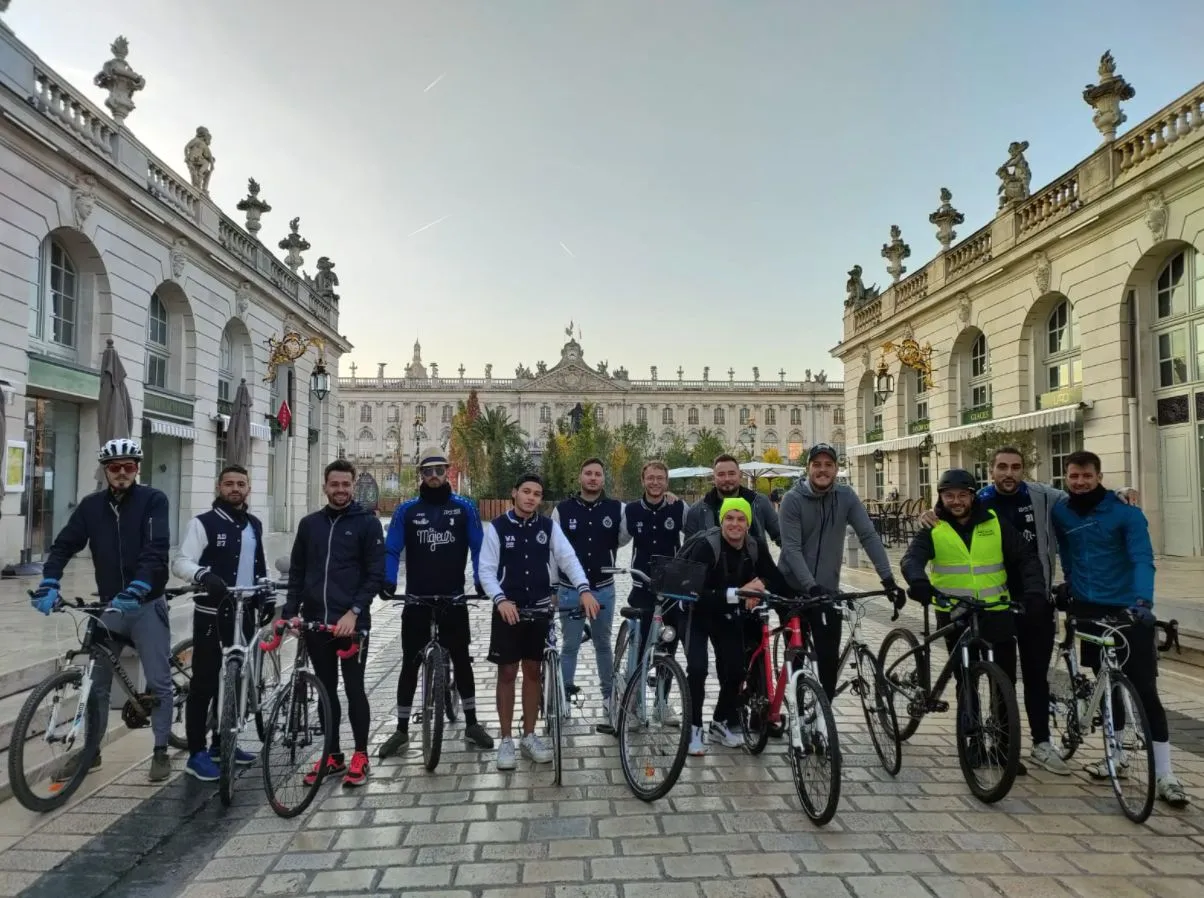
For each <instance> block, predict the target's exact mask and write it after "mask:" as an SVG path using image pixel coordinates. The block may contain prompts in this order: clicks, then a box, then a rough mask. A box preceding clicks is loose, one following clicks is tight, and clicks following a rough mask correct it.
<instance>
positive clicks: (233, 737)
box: [217, 658, 242, 807]
mask: <svg viewBox="0 0 1204 898" xmlns="http://www.w3.org/2000/svg"><path fill="white" fill-rule="evenodd" d="M241 672H242V662H241V661H239V660H238V659H237V658H231V659H230V660H229V661H227V662H226V669H225V672H224V674H223V677H224V682H223V684H222V707H221V709H220V711H219V712H218V715H217V721H218V733H219V734H220V736H219V739H218V749H219V751H220V752H221V758H220V759H219V761H218V765H219V767H220V775H219V776H218V780H217V794H218V795H219V796H220V797H221V801H222V804H224V805H225V806H226V807H230V803H231V802H232V801H233V800H234V775H235V773H237V771H236V770H235V767H236V765H235V763H234V752H235V751H236V750H237V749H238V679H239V674H240V673H241Z"/></svg>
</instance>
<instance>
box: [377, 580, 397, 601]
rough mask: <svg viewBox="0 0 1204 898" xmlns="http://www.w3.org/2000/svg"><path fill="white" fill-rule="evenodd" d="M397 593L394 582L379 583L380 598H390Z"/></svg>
mask: <svg viewBox="0 0 1204 898" xmlns="http://www.w3.org/2000/svg"><path fill="white" fill-rule="evenodd" d="M396 595H397V584H396V583H382V584H381V585H380V597H381V598H382V599H392V598H394V597H396Z"/></svg>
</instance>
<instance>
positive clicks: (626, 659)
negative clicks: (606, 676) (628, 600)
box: [599, 556, 706, 802]
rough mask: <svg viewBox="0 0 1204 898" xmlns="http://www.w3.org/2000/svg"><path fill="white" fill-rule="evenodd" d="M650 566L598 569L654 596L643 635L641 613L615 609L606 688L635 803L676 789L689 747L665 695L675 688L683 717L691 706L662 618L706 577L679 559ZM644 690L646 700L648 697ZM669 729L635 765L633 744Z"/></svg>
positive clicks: (671, 631) (691, 598)
mask: <svg viewBox="0 0 1204 898" xmlns="http://www.w3.org/2000/svg"><path fill="white" fill-rule="evenodd" d="M652 562H653V576H649V575H648V574H645V573H644V572H643V571H640V570H637V569H635V568H620V567H605V568H603V569H602V572H603V573H605V574H626V575H627V576H629V577H631V579H632V580H634V581H636V582H637V583H639V584H640V585H642V586H644V587H646V588H647V589H648V591H649V592H651V593H652V595H653V596H654V601H655V605H654V607H653V612H652V622H651V625H650V626H649V628H648V630H649V632H648V633H647V635H646V636H642V635H641V633H640V618H641V616H642V612H641V611H640V609H639V608H633V607H631V606H627V607H624V608H621V609H619V614H620V616H622V618H623V625H622V626H621V627H620V628H619V635H618V637H617V638H616V641H615V674H614V680H613V683H612V687H611V688H612V691H611V705H612V714H611V721H612V725H611V729H612V732H616V733H617V735H618V737H619V761H620V764H621V766H622V768H623V778H624V779H625V780H627V786H628V788H630V789H631V792H632V794H633V795H635V797H636V798H639V799H640V800H641V801H649V802H651V801H656V800H657V799H660V798H663V797H664V796H665V795H668V794H669V791H670V790H671V789H672V788H673V786H674V785H676V783H677V780H678V777H680V776H681V771H682V768H683V767H684V766H685V763H686V753H687V752H688V751H689V748H690V731H689V729H688V728H687V727H686V726H684V725H682V724H681V723H680V722H679V723H678V724H677V726H676V727H674V726H673V724H672V723H670V722H669V716H670V715H669V713H668V708H669V692H670V691H671V690H672V688H673V686H674V684H676V686H677V691H678V694H679V695H680V696H681V702H682V710H683V713H688V711H689V709H690V707H691V702H690V685H689V682H688V681H687V680H686V675H685V672H684V671H683V670H682V669H681V665H680V664H678V663H677V660H676V659H675V658H673V657H672V656H671V655H670V654H669V652H668V646H670V645H671V644H672V643H673V640H674V639H675V638H676V636H677V633H676V631H675V629H674V628H673V627H672V626H670V625H668V624H666V623H665V619H664V618H665V613H666V611H667V610H668V609H669V608H670V607H671V606H674V605H676V606H677V607H678V609H679V611H680V610H681V609H683V608H684V606H685V604H686V603H691V602H695V601H697V599H698V596H697V595H696V594H695V592H696V589H695V588H692V586H693V584H695V583H697V584H701V582H702V578H703V577H704V576H705V574H706V569H705V566H704V565H701V564H698V563H697V562H692V561H686V560H684V559H678V558H668V557H664V556H656V557H654V558H653V559H652ZM669 587H676V588H669ZM687 638H688V623H687ZM649 689H650V690H651V691H652V694H651V696H649V694H648V692H647V690H649ZM615 696H619V697H620V698H619V702H618V704H617V705H615V704H614V699H615ZM649 699H651V700H649ZM649 708H651V709H652V713H651V714H649V713H648V709H649ZM599 729H600V730H603V728H601V727H599ZM671 729H676V732H674V733H670V734H668V735H669V736H670V738H669V739H668V740H666V742H667V744H666V746H665V748H663V749H658V748H656V747H655V745H650V748H649V757H648V758H647V759H646V760H644V761H643V763H642V764H637V763H636V762H635V760H634V758H633V753H634V751H635V750H636V747H635V742H636V741H642V740H638V738H637V737H640V736H648V737H651V738H650V739H649V740H648V741H649V742H650V743H652V740H654V739H656V738H657V737H658V736H660V735H663V734H665V733H666V731H667V730H671ZM603 731H604V730H603ZM670 745H672V749H671V751H670V750H669V746H670ZM663 757H668V758H670V759H671V760H670V761H669V763H668V765H667V767H664V771H665V772H664V778H663V779H661V780H660V781H659V782H657V781H656V775H657V770H658V769H659V768H660V767H661V765H660V764H659V763H658V761H659V759H661V758H663Z"/></svg>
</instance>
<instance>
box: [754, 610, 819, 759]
mask: <svg viewBox="0 0 1204 898" xmlns="http://www.w3.org/2000/svg"><path fill="white" fill-rule="evenodd" d="M757 614H758V616H759V617H760V618H761V642H760V644H759V645H758V646H757V648H756V649H755V650H754V651H753V654H752V657H751V658H750V659H749V662H748V669H749V670H751V669H752V667H753V665H754V664H756V663H757V659H758V658H760V659H762V662H763V663H762V665H761V670H762V672H763V673H764V675H765V694H766V695H767V696H769V711H768V715H767V716H768V718H769V722H770V723H778V724H780V723H781V722H782V708H783V707H785V709H786V716H787V717H788V718H789V724H790V735H791V738H792V740H793V741H792V742H791V744H792V745H801V744H802V741H803V733H802V729H801V728H800V726H799V719H798V713H797V710H798V709H796V708H795V707H794V696H795V695H797V694H798V680H799V678H800V677H803V676H805V675H806V671H805V670H804V669H803V667H801V666H798V667H796V666H795V665H793V664H792V663H791V662H792V661H793V660H794V659H795V658H796V657H798V656H799V655H800V654H801V653H802V650H803V649H804V647H805V643H804V642H803V634H802V618H801V616H800V615H799V614H792V615H791V616H790V617H789V618H788V619H787V621H786V623H784V624H782V625H781V626H780V627H775V628H774V629H773V630H770V627H769V607H768V606H762V607H760V608H758V609H757ZM774 632H779V633H787V634H789V636H788V639H787V642H786V652H785V657H784V658H783V659H782V666H781V668H779V669H778V671H777V676H776V678H775V677H774V672H773V656H772V654H771V649H770V646H771V643H770V637H771V636H772V635H773V633H774Z"/></svg>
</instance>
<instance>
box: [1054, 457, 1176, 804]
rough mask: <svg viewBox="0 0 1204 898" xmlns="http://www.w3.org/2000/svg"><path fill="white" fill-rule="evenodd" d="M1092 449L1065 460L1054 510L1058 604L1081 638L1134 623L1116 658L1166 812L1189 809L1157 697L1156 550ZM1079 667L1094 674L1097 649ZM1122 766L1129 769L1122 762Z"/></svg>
mask: <svg viewBox="0 0 1204 898" xmlns="http://www.w3.org/2000/svg"><path fill="white" fill-rule="evenodd" d="M1100 470H1101V469H1100V459H1099V456H1098V455H1096V454H1095V453H1094V452H1072V453H1071V454H1070V455H1069V456H1067V458H1066V486H1067V489H1068V490H1069V491H1070V494H1069V496H1068V497H1067V498H1065V499H1063V500H1061V501H1060V502H1058V504H1057V505H1056V506H1054V510H1053V526H1054V533H1055V534H1056V535H1057V540H1058V557H1059V558H1061V560H1062V573H1063V574H1064V575H1065V576H1066V582H1065V583H1062V584H1060V585H1059V586H1058V589H1057V591H1056V592H1057V603H1058V606H1059V607H1060V608H1063V609H1065V610H1067V611H1069V612H1070V613H1071V614H1073V615H1074V617H1075V618H1076V619H1078V620H1079V622H1080V623H1079V630H1080V632H1083V633H1099V632H1100V630H1099V628H1098V625H1097V624H1093V623H1092V621H1093V620H1098V619H1099V618H1103V617H1111V616H1117V615H1119V614H1123V613H1127V614H1128V616H1129V617H1130V618H1131V619H1132V621H1133V623H1132V624H1131V625H1129V626H1126V627H1123V628H1121V630H1120V631H1119V632H1120V633H1121V635H1122V636H1123V637H1124V640H1125V643H1126V650H1125V651H1119V652H1118V653H1117V654H1118V656H1119V659H1120V669H1121V671H1122V672H1123V673H1124V674H1125V675H1126V676H1127V677H1128V678H1129V679H1130V680H1131V681H1132V683H1133V688H1134V689H1135V690H1136V691H1137V697H1138V698H1139V699H1141V704H1142V706H1143V707H1144V708H1145V713H1146V717H1147V718H1148V720H1149V724H1150V737H1151V741H1152V743H1153V745H1152V747H1153V752H1154V777H1155V780H1156V784H1157V785H1156V788H1157V792H1158V797H1159V798H1160V799H1162V800H1163V801H1164V802H1166V803H1167V804H1169V805H1170V806H1171V807H1175V808H1182V807H1186V806H1187V804H1188V798H1187V792H1186V791H1185V790H1184V789H1183V784H1182V783H1180V782H1179V779H1178V777H1176V776H1175V773H1174V771H1173V770H1172V768H1171V743H1170V727H1169V726H1168V724H1167V720H1166V709H1165V708H1163V707H1162V699H1161V698H1160V697H1159V695H1158V647H1157V642H1156V637H1155V633H1154V622H1155V617H1154V570H1155V569H1154V549H1153V546H1152V545H1151V544H1150V531H1149V524H1148V523H1147V522H1146V518H1145V515H1144V514H1143V513H1142V511H1141V509H1140V508H1136V507H1134V506H1132V505H1126V504H1125V503H1124V502H1122V501H1121V500H1120V499H1119V498H1118V497H1117V496H1115V495H1114V494H1113V493H1112V492H1111V491H1110V490H1108V489H1105V488H1104V485H1103V483H1102V480H1101V477H1100ZM1082 659H1083V664H1084V665H1086V666H1088V667H1090V668H1092V669H1093V670H1094V671H1095V672H1096V673H1097V674H1098V673H1099V647H1098V646H1094V645H1090V644H1084V645H1083V647H1082ZM1118 766H1119V767H1120V768H1122V769H1123V768H1125V767H1126V766H1128V762H1127V761H1126V760H1125V759H1124V758H1120V759H1119V761H1118ZM1085 769H1086V771H1087V773H1089V774H1090V775H1091V776H1092V777H1093V778H1095V779H1108V778H1109V773H1108V770H1107V765H1106V764H1105V763H1104V762H1103V761H1098V762H1096V763H1094V764H1090V765H1088V766H1087V767H1086V768H1085Z"/></svg>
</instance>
